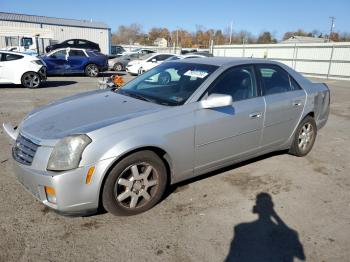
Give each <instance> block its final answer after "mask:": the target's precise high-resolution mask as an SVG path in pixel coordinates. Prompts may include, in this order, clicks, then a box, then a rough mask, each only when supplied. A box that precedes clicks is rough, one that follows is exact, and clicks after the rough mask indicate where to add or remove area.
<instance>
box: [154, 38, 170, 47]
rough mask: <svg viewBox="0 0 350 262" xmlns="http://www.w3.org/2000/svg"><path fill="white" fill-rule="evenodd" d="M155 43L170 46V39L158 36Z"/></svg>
mask: <svg viewBox="0 0 350 262" xmlns="http://www.w3.org/2000/svg"><path fill="white" fill-rule="evenodd" d="M153 44H154V45H155V46H158V47H168V41H167V40H166V39H165V38H163V37H158V38H157V39H156V40H154V42H153Z"/></svg>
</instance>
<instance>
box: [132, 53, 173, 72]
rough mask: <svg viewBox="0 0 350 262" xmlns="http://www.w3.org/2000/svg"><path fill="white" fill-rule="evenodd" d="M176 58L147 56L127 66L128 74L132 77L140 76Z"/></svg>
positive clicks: (166, 55) (157, 55)
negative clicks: (167, 60) (169, 59)
mask: <svg viewBox="0 0 350 262" xmlns="http://www.w3.org/2000/svg"><path fill="white" fill-rule="evenodd" d="M173 56H175V55H174V54H157V53H156V54H147V55H144V56H143V57H141V59H139V60H133V61H130V62H129V63H128V65H127V66H126V72H128V73H129V74H130V75H140V74H143V73H144V72H146V71H148V70H150V69H152V68H153V67H156V66H157V65H159V64H161V63H163V62H164V60H166V59H168V58H170V57H173Z"/></svg>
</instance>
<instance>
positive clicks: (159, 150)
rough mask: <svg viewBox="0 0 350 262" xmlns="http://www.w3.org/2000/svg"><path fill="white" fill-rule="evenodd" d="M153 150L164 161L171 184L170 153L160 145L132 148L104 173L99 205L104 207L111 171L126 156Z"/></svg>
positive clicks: (168, 183) (115, 160)
mask: <svg viewBox="0 0 350 262" xmlns="http://www.w3.org/2000/svg"><path fill="white" fill-rule="evenodd" d="M146 150H147V151H152V152H154V153H155V154H156V155H157V156H158V157H159V158H160V159H161V160H162V161H163V163H164V165H165V168H166V170H167V173H166V176H167V185H170V184H171V178H172V161H171V158H170V156H169V154H168V153H167V152H166V151H165V150H164V149H162V148H160V147H158V146H143V147H138V148H133V149H130V150H129V151H126V152H124V153H123V154H122V155H120V156H118V157H116V158H115V159H114V160H113V161H112V163H111V165H110V166H109V167H108V168H107V171H106V172H105V173H104V175H103V178H102V182H101V184H100V188H99V196H98V205H99V207H102V193H103V187H104V185H105V182H106V179H107V177H108V175H109V173H110V172H111V171H112V169H113V168H114V167H115V166H116V165H117V164H118V163H119V162H120V161H121V160H122V159H124V158H125V157H127V156H130V155H132V154H134V153H136V152H140V151H146Z"/></svg>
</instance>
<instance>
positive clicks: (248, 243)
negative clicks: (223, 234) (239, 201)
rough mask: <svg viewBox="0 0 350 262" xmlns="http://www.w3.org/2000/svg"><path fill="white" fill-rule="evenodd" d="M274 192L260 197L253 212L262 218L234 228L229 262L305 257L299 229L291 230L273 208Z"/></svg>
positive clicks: (269, 261)
mask: <svg viewBox="0 0 350 262" xmlns="http://www.w3.org/2000/svg"><path fill="white" fill-rule="evenodd" d="M273 206H274V204H273V202H272V197H271V195H270V194H268V193H265V192H261V193H259V194H258V195H257V196H256V203H255V205H254V207H253V210H252V212H253V213H254V214H257V215H258V219H256V220H254V221H252V222H247V223H240V224H238V225H236V226H234V228H233V238H232V242H231V246H230V250H229V252H228V255H227V257H226V259H225V261H226V262H231V261H232V262H234V261H244V262H255V261H260V262H279V261H284V262H292V261H294V258H298V259H299V260H302V261H304V260H305V254H304V248H303V245H302V244H301V242H300V240H299V237H298V233H297V231H295V230H293V229H291V228H290V227H288V226H287V224H286V223H285V222H284V221H283V220H282V219H281V218H280V216H279V215H278V214H277V213H276V211H275V210H274V208H273Z"/></svg>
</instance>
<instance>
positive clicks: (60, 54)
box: [50, 50, 66, 59]
mask: <svg viewBox="0 0 350 262" xmlns="http://www.w3.org/2000/svg"><path fill="white" fill-rule="evenodd" d="M50 56H52V57H55V58H59V59H65V58H66V50H59V51H56V52H54V53H52V54H51V55H50Z"/></svg>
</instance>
